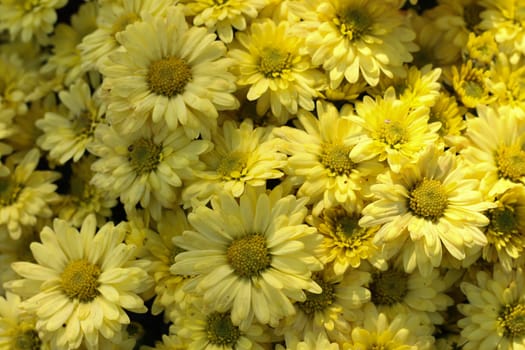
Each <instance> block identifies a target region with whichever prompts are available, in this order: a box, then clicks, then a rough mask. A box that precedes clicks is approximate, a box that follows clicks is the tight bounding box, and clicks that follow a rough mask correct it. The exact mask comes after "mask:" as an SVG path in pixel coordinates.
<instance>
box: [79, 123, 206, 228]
mask: <svg viewBox="0 0 525 350" xmlns="http://www.w3.org/2000/svg"><path fill="white" fill-rule="evenodd" d="M95 137H96V140H95V142H94V143H93V144H92V145H90V147H89V150H90V152H91V153H93V154H95V155H96V156H98V157H100V159H98V160H97V161H95V162H94V163H93V165H92V166H91V169H92V170H93V172H94V173H95V174H94V175H93V178H92V180H91V183H92V184H94V185H95V186H96V187H98V188H99V189H101V190H103V191H108V192H109V193H111V194H112V195H115V196H118V197H120V201H121V202H122V203H123V204H124V206H125V208H126V210H128V211H129V210H132V209H133V208H135V206H136V205H137V204H139V203H140V205H141V206H142V208H144V209H146V210H148V211H149V213H150V214H151V215H152V217H153V218H154V219H156V220H158V219H159V218H160V215H161V209H162V208H163V207H164V208H170V207H173V206H175V205H177V202H178V200H179V198H178V197H179V194H178V190H179V189H180V187H182V181H183V180H187V179H190V178H192V177H193V174H192V169H193V168H199V167H200V166H201V163H200V161H199V158H198V157H199V155H200V154H201V153H203V152H205V151H206V150H207V149H208V148H209V142H207V141H204V140H191V139H189V138H188V137H187V136H186V134H185V133H184V131H183V130H182V129H181V128H179V129H176V130H173V131H170V130H169V129H167V128H162V127H161V125H160V124H157V125H155V126H153V127H151V128H143V129H141V130H138V131H137V132H134V133H132V134H128V135H125V136H124V135H119V133H118V132H117V131H116V130H115V129H114V128H112V127H110V126H108V125H105V124H103V125H100V126H99V127H98V128H97V130H96V131H95Z"/></svg>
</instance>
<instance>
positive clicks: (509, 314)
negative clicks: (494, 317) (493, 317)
mask: <svg viewBox="0 0 525 350" xmlns="http://www.w3.org/2000/svg"><path fill="white" fill-rule="evenodd" d="M498 321H499V325H500V326H501V327H502V328H503V335H504V336H505V337H507V338H514V337H519V338H521V337H523V336H525V305H523V304H516V305H506V306H504V307H503V310H501V312H500V314H499V317H498Z"/></svg>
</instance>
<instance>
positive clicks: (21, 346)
mask: <svg viewBox="0 0 525 350" xmlns="http://www.w3.org/2000/svg"><path fill="white" fill-rule="evenodd" d="M41 345H42V341H41V340H40V338H39V337H38V332H37V331H36V330H34V329H28V330H25V331H23V332H21V333H19V334H17V336H16V338H15V339H14V344H13V346H14V350H40V348H41Z"/></svg>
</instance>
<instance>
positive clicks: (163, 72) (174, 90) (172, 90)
mask: <svg viewBox="0 0 525 350" xmlns="http://www.w3.org/2000/svg"><path fill="white" fill-rule="evenodd" d="M191 78H192V74H191V67H190V66H188V64H187V63H186V62H185V61H184V60H183V59H180V58H178V57H174V56H170V57H168V58H163V59H160V60H158V61H155V62H153V63H151V65H150V66H149V71H148V76H147V77H146V80H147V82H148V85H149V88H150V90H151V91H153V92H154V93H156V94H157V95H163V96H166V97H173V96H176V95H178V94H181V93H183V92H184V88H185V87H186V84H187V83H188V82H189V81H190V80H191Z"/></svg>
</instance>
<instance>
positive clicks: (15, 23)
mask: <svg viewBox="0 0 525 350" xmlns="http://www.w3.org/2000/svg"><path fill="white" fill-rule="evenodd" d="M65 4H67V0H22V1H20V0H3V1H2V2H0V30H8V31H9V34H10V37H11V40H13V41H14V40H16V39H18V38H19V39H20V40H22V41H23V42H29V41H30V40H31V39H32V38H33V37H36V38H37V40H39V41H40V42H42V43H43V42H45V39H46V35H47V34H49V33H51V32H52V31H53V25H54V24H55V22H56V20H57V14H56V10H57V9H59V8H61V7H62V6H64V5H65Z"/></svg>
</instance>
